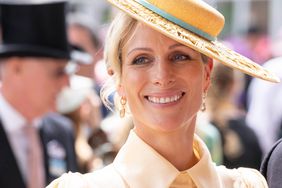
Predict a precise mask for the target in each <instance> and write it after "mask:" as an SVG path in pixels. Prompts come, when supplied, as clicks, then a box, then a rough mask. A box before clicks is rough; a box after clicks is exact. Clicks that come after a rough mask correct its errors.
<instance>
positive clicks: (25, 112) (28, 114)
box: [1, 84, 40, 122]
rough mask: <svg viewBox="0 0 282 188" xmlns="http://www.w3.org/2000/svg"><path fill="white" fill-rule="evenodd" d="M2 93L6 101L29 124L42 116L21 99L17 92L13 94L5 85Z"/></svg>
mask: <svg viewBox="0 0 282 188" xmlns="http://www.w3.org/2000/svg"><path fill="white" fill-rule="evenodd" d="M1 93H2V95H3V97H4V98H5V100H6V101H7V102H8V103H9V104H10V105H11V106H12V107H13V108H14V109H15V110H16V111H17V112H19V113H20V114H21V115H22V116H23V117H24V118H25V119H26V120H27V121H28V122H32V121H33V120H34V119H35V118H37V117H39V116H40V114H38V113H36V112H35V110H32V109H31V108H32V107H30V106H29V104H28V102H25V101H24V100H22V99H21V98H22V97H21V96H19V95H17V94H15V93H17V92H13V91H11V90H10V89H9V87H5V84H3V85H2V88H1Z"/></svg>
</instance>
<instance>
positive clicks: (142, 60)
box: [132, 56, 150, 65]
mask: <svg viewBox="0 0 282 188" xmlns="http://www.w3.org/2000/svg"><path fill="white" fill-rule="evenodd" d="M149 61H150V60H149V58H147V57H144V56H142V57H137V58H135V59H134V60H133V62H132V64H133V65H142V64H146V63H148V62H149Z"/></svg>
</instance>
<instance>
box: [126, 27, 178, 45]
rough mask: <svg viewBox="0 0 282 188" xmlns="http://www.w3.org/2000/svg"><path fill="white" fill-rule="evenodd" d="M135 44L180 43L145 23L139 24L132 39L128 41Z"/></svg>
mask: <svg viewBox="0 0 282 188" xmlns="http://www.w3.org/2000/svg"><path fill="white" fill-rule="evenodd" d="M131 41H134V42H140V43H142V42H144V43H145V42H148V41H152V42H161V41H164V42H166V43H178V42H177V41H175V40H173V39H171V38H169V37H167V36H165V35H164V34H162V33H160V32H158V31H156V30H154V29H152V28H151V27H149V26H147V25H146V24H144V23H141V22H138V23H137V25H136V27H135V29H134V30H133V32H132V34H131V37H129V39H128V43H130V42H131Z"/></svg>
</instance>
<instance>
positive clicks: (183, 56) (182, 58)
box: [172, 54, 191, 61]
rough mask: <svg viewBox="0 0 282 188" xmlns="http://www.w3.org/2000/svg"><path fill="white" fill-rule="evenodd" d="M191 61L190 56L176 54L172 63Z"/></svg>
mask: <svg viewBox="0 0 282 188" xmlns="http://www.w3.org/2000/svg"><path fill="white" fill-rule="evenodd" d="M189 59H191V58H190V57H189V56H188V55H183V54H175V55H173V56H172V61H185V60H189Z"/></svg>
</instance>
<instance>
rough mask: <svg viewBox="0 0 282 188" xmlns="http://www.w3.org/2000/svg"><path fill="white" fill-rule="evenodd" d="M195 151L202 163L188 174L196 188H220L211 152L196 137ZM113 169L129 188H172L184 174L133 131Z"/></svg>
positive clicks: (199, 162)
mask: <svg viewBox="0 0 282 188" xmlns="http://www.w3.org/2000/svg"><path fill="white" fill-rule="evenodd" d="M193 148H194V151H195V152H197V153H198V154H199V155H198V156H199V161H198V163H197V164H195V165H194V166H193V167H192V168H190V169H188V170H186V171H187V173H188V174H189V175H190V177H191V178H192V180H193V181H194V183H195V185H196V186H197V187H199V188H201V187H221V186H220V181H219V178H218V176H217V174H216V169H215V165H214V163H213V162H212V160H211V157H210V154H209V151H208V149H207V147H206V146H205V144H204V143H203V142H202V141H201V140H200V138H199V137H198V136H197V135H195V136H194V146H193ZM113 165H114V167H115V168H116V170H117V171H119V173H120V174H121V176H122V177H123V179H124V180H125V181H126V183H127V184H128V186H129V187H130V188H141V187H142V188H143V187H147V188H165V187H169V186H170V185H171V183H172V182H173V181H174V179H175V178H176V177H177V176H178V175H179V174H180V173H181V172H180V171H179V170H177V169H176V168H175V167H174V166H173V165H172V164H171V163H170V162H169V161H167V160H166V159H165V158H164V157H162V156H161V155H160V154H159V153H157V152H156V151H155V150H154V149H153V148H152V147H150V146H149V145H148V144H146V143H145V142H144V141H143V140H141V139H140V138H139V137H138V136H137V135H136V133H135V132H134V131H131V132H130V134H129V137H128V140H127V141H126V143H125V144H124V146H123V147H122V148H121V150H120V151H119V153H118V155H117V157H116V158H115V160H114V162H113Z"/></svg>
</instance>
